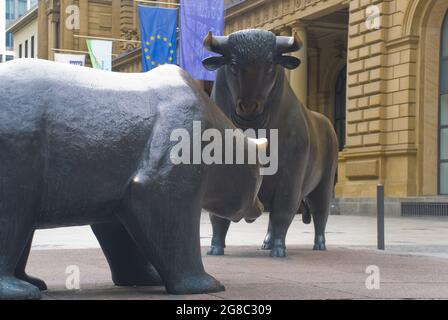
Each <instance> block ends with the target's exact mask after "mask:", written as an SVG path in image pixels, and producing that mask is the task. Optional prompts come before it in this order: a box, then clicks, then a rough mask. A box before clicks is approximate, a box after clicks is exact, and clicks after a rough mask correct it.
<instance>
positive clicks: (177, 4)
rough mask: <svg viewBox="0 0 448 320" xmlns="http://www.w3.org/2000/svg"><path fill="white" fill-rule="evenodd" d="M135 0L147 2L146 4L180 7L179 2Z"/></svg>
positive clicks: (136, 0)
mask: <svg viewBox="0 0 448 320" xmlns="http://www.w3.org/2000/svg"><path fill="white" fill-rule="evenodd" d="M135 2H141V3H148V4H162V5H170V6H177V7H180V3H172V2H159V1H150V0H135Z"/></svg>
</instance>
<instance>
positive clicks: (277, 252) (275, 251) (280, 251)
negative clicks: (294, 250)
mask: <svg viewBox="0 0 448 320" xmlns="http://www.w3.org/2000/svg"><path fill="white" fill-rule="evenodd" d="M271 257H273V258H284V257H286V249H285V248H283V247H274V248H272V250H271Z"/></svg>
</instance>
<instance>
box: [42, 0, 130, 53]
mask: <svg viewBox="0 0 448 320" xmlns="http://www.w3.org/2000/svg"><path fill="white" fill-rule="evenodd" d="M120 4H121V1H120V0H39V7H38V32H39V44H38V56H39V58H41V59H47V60H53V59H54V56H53V54H54V52H67V53H72V52H73V53H76V52H84V53H87V44H86V39H85V38H79V37H77V36H94V37H106V38H120V36H121V31H120V24H119V23H117V21H120V16H121V10H120ZM78 18H79V23H77V22H76V21H75V19H76V20H77V19H78ZM120 51H121V48H120V43H119V42H117V43H114V45H113V53H114V54H117V53H119V52H120ZM87 57H88V55H87Z"/></svg>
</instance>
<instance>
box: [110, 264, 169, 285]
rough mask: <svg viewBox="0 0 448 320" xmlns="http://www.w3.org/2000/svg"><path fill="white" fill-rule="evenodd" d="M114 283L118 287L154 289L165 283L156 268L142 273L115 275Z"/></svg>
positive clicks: (113, 276) (113, 277)
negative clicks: (153, 287)
mask: <svg viewBox="0 0 448 320" xmlns="http://www.w3.org/2000/svg"><path fill="white" fill-rule="evenodd" d="M112 281H113V283H114V284H115V285H116V286H118V287H152V286H162V285H163V281H162V278H160V276H159V274H158V273H157V271H156V270H155V269H154V268H150V269H148V270H145V271H141V272H135V273H131V272H127V273H126V274H113V275H112Z"/></svg>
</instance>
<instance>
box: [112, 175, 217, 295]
mask: <svg viewBox="0 0 448 320" xmlns="http://www.w3.org/2000/svg"><path fill="white" fill-rule="evenodd" d="M179 176H181V173H179V174H177V175H176V177H177V178H178V177H179ZM157 179H158V181H149V182H147V181H139V182H136V183H133V185H132V186H131V187H130V189H129V192H128V195H127V197H126V198H127V199H126V200H125V202H126V203H125V207H126V208H127V209H126V210H125V211H124V212H123V213H121V214H120V219H121V221H122V222H123V225H124V226H125V227H126V229H127V230H128V232H129V233H130V234H131V235H132V238H133V239H134V240H135V242H136V244H137V245H138V246H139V247H140V249H141V251H142V254H143V255H144V257H145V259H147V260H148V261H149V262H150V263H151V264H152V265H154V267H155V268H156V270H157V271H158V273H159V274H160V276H161V278H162V280H163V283H164V284H165V287H166V290H167V291H168V293H172V294H199V293H209V292H219V291H223V290H224V286H223V285H222V284H221V283H219V282H218V281H217V280H216V279H214V278H213V277H212V276H210V275H208V274H207V273H206V272H205V270H204V267H203V264H202V258H201V247H200V236H199V227H200V216H201V207H200V205H201V201H200V196H201V193H200V191H199V192H198V191H196V190H197V189H199V188H184V190H181V188H179V187H178V185H177V184H175V183H173V181H174V178H173V180H172V181H164V180H165V179H169V177H168V178H167V177H158V178H157ZM189 181H191V182H192V183H194V184H195V185H196V181H194V180H193V178H191V177H190V180H189ZM152 185H155V187H153V186H152Z"/></svg>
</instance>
